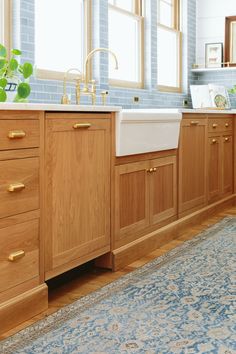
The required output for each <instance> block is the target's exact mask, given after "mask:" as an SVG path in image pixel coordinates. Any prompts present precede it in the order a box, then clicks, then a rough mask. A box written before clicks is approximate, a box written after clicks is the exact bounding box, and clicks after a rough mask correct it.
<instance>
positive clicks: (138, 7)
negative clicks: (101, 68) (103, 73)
mask: <svg viewBox="0 0 236 354" xmlns="http://www.w3.org/2000/svg"><path fill="white" fill-rule="evenodd" d="M113 2H114V4H110V3H109V4H108V11H109V8H110V9H112V10H114V11H117V12H119V13H123V14H125V15H127V16H130V17H132V18H133V19H135V20H137V21H138V22H139V39H140V42H139V48H140V55H139V60H140V63H139V70H140V72H139V78H140V80H139V81H136V82H135V81H126V80H118V79H112V78H109V80H108V81H109V85H111V86H118V87H130V88H143V87H144V17H143V16H142V0H134V9H133V11H132V12H131V11H127V10H125V9H122V8H121V7H119V6H116V0H113ZM108 16H109V14H108ZM108 30H109V29H108ZM118 64H119V58H118Z"/></svg>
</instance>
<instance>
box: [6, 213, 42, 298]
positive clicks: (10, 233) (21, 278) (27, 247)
mask: <svg viewBox="0 0 236 354" xmlns="http://www.w3.org/2000/svg"><path fill="white" fill-rule="evenodd" d="M20 250H23V251H24V252H25V256H24V257H22V258H20V259H18V260H16V261H14V262H10V261H9V259H8V257H9V255H10V254H12V253H13V252H16V251H20ZM0 274H1V275H0V278H1V281H0V292H3V291H5V290H7V289H9V288H12V287H14V286H16V285H19V284H21V283H23V282H25V281H27V280H30V279H32V278H34V277H37V276H38V275H39V220H37V219H36V220H31V221H27V222H25V223H22V224H17V225H14V226H10V227H7V228H4V229H0Z"/></svg>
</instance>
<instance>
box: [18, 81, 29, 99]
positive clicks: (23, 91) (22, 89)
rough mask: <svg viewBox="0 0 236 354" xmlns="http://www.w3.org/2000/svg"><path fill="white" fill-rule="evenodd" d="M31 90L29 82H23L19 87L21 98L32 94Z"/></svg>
mask: <svg viewBox="0 0 236 354" xmlns="http://www.w3.org/2000/svg"><path fill="white" fill-rule="evenodd" d="M30 91H31V88H30V85H29V84H27V83H26V82H22V83H21V84H19V85H18V87H17V94H18V96H19V98H27V97H28V96H29V95H30Z"/></svg>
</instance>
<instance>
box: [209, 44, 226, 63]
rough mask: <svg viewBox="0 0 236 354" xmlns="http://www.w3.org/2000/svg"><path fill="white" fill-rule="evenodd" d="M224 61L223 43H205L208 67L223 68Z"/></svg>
mask: <svg viewBox="0 0 236 354" xmlns="http://www.w3.org/2000/svg"><path fill="white" fill-rule="evenodd" d="M222 62H223V43H206V44H205V66H206V68H221V67H222Z"/></svg>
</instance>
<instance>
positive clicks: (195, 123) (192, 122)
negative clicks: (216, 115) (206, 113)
mask: <svg viewBox="0 0 236 354" xmlns="http://www.w3.org/2000/svg"><path fill="white" fill-rule="evenodd" d="M190 124H191V125H198V124H199V121H198V120H192V121H191V123H190Z"/></svg>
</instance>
